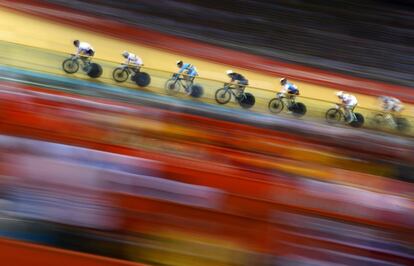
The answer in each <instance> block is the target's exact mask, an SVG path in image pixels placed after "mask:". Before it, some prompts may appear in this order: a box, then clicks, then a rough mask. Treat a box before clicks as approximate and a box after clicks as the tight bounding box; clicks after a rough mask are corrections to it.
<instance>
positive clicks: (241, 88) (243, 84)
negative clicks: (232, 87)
mask: <svg viewBox="0 0 414 266" xmlns="http://www.w3.org/2000/svg"><path fill="white" fill-rule="evenodd" d="M246 85H247V82H246V81H239V84H238V86H237V87H236V89H237V95H238V96H239V97H240V96H242V95H243V94H244V89H245V88H246Z"/></svg>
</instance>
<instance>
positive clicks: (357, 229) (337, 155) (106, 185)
mask: <svg viewBox="0 0 414 266" xmlns="http://www.w3.org/2000/svg"><path fill="white" fill-rule="evenodd" d="M11 85H13V83H8V84H3V86H2V97H1V105H0V108H1V114H2V115H3V117H7V120H6V119H3V123H2V124H1V132H3V133H7V134H13V135H15V136H20V138H16V137H9V136H5V135H3V136H1V137H0V151H1V153H0V158H1V159H0V160H1V164H0V165H1V167H0V171H1V173H0V175H1V176H2V178H1V191H3V192H4V193H3V197H2V198H3V203H2V206H3V207H2V210H3V211H2V215H3V217H4V218H7V219H3V220H2V222H1V229H0V232H1V233H2V235H4V236H7V237H9V238H10V237H11V238H15V239H20V240H26V241H32V242H37V243H42V244H47V245H53V246H57V247H61V248H66V249H73V250H78V251H83V252H88V253H95V254H100V255H105V256H112V257H115V258H122V259H127V260H135V261H141V262H144V263H145V262H147V263H150V264H152V263H165V264H169V265H188V264H189V263H190V261H193V260H196V261H197V262H199V264H196V265H267V264H269V263H271V261H275V262H279V263H280V262H284V261H292V260H293V261H302V260H304V261H307V260H316V261H325V262H329V263H345V264H352V265H360V264H366V265H371V264H372V265H395V264H393V263H397V264H406V265H407V264H409V262H411V261H412V259H414V257H413V253H412V249H411V246H412V244H413V243H414V242H413V238H412V236H413V228H414V212H413V207H414V206H413V201H412V195H413V192H414V187H413V186H412V185H411V184H410V183H405V182H401V181H398V180H392V179H389V178H385V177H394V176H395V175H396V174H399V175H402V174H404V173H398V171H400V170H401V169H400V164H401V163H402V162H403V160H401V159H402V158H401V159H399V160H396V161H394V160H393V157H392V156H391V157H390V154H384V153H382V151H381V150H373V151H372V150H371V151H370V152H369V153H368V152H366V153H361V152H360V151H361V150H360V151H359V152H358V153H356V152H354V151H352V150H349V149H345V148H344V146H343V145H341V144H338V146H331V145H330V146H327V144H324V142H323V141H320V142H319V143H316V142H315V141H314V140H306V138H303V137H301V135H299V134H297V133H295V134H293V133H288V132H278V131H276V130H269V129H265V128H260V127H257V126H249V125H241V124H238V123H234V122H231V121H220V120H218V119H215V118H207V117H202V116H198V115H194V114H185V113H178V112H174V111H166V110H162V109H157V108H153V107H146V106H134V105H127V104H120V103H117V102H112V101H109V100H96V99H95V100H94V101H91V99H88V98H85V97H79V96H74V95H69V94H65V93H62V92H59V93H51V92H48V91H47V90H44V89H41V88H32V87H28V86H23V85H18V87H20V88H19V89H18V88H16V86H11ZM14 85H16V84H14ZM230 128H231V131H229V129H230ZM30 138H36V139H39V140H33V139H30ZM40 140H42V141H40ZM50 141H53V142H60V143H62V144H56V143H52V142H50ZM82 147H83V148H82ZM383 147H384V148H385V147H387V146H383ZM410 152H411V151H410ZM396 155H397V154H396ZM411 159H412V158H409V157H405V159H404V160H407V162H408V161H410V160H411ZM308 178H312V179H308ZM326 181H327V182H326ZM190 247H191V248H190ZM332 254H336V255H335V256H332ZM305 258H306V259H305ZM304 261H303V262H302V263H305V262H304ZM286 263H287V262H286ZM298 263H299V262H298ZM190 264H191V263H190Z"/></svg>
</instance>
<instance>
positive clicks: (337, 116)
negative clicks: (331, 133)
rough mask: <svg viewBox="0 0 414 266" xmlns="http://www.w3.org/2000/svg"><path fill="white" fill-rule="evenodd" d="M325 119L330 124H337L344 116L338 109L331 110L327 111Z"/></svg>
mask: <svg viewBox="0 0 414 266" xmlns="http://www.w3.org/2000/svg"><path fill="white" fill-rule="evenodd" d="M325 118H326V121H327V122H328V123H337V122H339V121H341V118H342V114H341V112H340V111H339V110H338V109H336V108H331V109H329V110H328V111H326V114H325Z"/></svg>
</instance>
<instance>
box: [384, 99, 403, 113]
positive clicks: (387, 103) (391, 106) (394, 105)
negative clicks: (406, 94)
mask: <svg viewBox="0 0 414 266" xmlns="http://www.w3.org/2000/svg"><path fill="white" fill-rule="evenodd" d="M379 99H380V101H381V102H382V109H383V110H384V111H385V112H390V111H391V112H393V113H394V112H395V113H399V112H401V111H402V109H403V108H404V106H403V104H402V103H401V101H400V100H398V99H397V98H394V97H390V96H380V97H379Z"/></svg>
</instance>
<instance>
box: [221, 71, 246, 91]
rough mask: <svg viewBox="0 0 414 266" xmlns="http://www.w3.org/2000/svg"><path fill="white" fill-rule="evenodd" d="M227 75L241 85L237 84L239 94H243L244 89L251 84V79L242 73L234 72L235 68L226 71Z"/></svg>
mask: <svg viewBox="0 0 414 266" xmlns="http://www.w3.org/2000/svg"><path fill="white" fill-rule="evenodd" d="M226 73H227V76H229V78H230V79H231V80H230V82H231V83H237V84H238V85H239V86H236V89H237V90H238V94H237V95H238V96H241V95H242V94H243V93H244V89H245V88H246V86H247V85H248V84H249V81H248V80H247V79H246V78H245V77H244V76H243V75H241V74H239V73H236V72H233V70H227V71H226Z"/></svg>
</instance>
